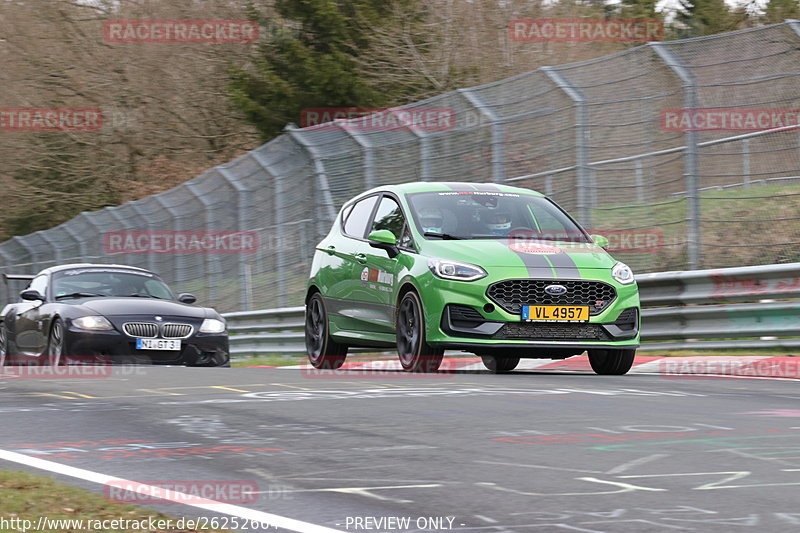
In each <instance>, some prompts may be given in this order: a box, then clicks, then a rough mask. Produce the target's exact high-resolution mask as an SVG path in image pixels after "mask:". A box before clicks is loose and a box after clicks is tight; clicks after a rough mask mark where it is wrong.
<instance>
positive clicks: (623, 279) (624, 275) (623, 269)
mask: <svg viewBox="0 0 800 533" xmlns="http://www.w3.org/2000/svg"><path fill="white" fill-rule="evenodd" d="M611 277H612V278H614V279H615V280H617V281H619V282H620V283H622V284H623V285H630V284H631V283H633V282H634V281H635V279H634V277H633V270H631V269H630V267H629V266H628V265H626V264H625V263H617V264H616V265H614V268H612V269H611Z"/></svg>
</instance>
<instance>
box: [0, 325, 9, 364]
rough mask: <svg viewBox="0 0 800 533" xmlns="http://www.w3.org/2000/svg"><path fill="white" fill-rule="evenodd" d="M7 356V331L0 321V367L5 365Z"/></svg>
mask: <svg viewBox="0 0 800 533" xmlns="http://www.w3.org/2000/svg"><path fill="white" fill-rule="evenodd" d="M7 357H8V333H7V332H6V326H5V324H3V323H2V322H0V369H2V368H3V367H4V366H6V359H7Z"/></svg>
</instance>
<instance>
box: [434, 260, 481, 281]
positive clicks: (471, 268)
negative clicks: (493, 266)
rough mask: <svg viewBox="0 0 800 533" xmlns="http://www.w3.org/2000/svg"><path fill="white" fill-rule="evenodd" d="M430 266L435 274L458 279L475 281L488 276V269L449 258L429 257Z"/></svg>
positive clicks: (444, 277)
mask: <svg viewBox="0 0 800 533" xmlns="http://www.w3.org/2000/svg"><path fill="white" fill-rule="evenodd" d="M428 268H430V269H431V272H433V275H434V276H437V277H439V278H443V279H452V280H456V281H475V280H476V279H481V278H483V277H486V271H485V270H484V269H482V268H481V267H479V266H477V265H470V264H469V263H462V262H460V261H451V260H449V259H428Z"/></svg>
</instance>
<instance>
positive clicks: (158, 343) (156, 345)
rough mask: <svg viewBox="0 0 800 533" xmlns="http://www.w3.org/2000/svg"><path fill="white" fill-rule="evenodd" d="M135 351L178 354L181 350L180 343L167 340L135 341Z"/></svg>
mask: <svg viewBox="0 0 800 533" xmlns="http://www.w3.org/2000/svg"><path fill="white" fill-rule="evenodd" d="M136 349H137V350H164V351H169V352H179V351H180V350H181V341H180V340H167V339H136Z"/></svg>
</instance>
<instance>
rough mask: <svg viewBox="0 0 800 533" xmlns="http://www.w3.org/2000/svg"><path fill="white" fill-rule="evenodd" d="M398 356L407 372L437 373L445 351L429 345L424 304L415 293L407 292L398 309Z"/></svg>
mask: <svg viewBox="0 0 800 533" xmlns="http://www.w3.org/2000/svg"><path fill="white" fill-rule="evenodd" d="M396 326H397V354H398V355H399V357H400V364H401V365H402V366H403V370H405V371H407V372H436V371H437V370H439V366H440V365H441V364H442V357H443V356H444V350H443V349H441V348H434V347H433V346H430V345H429V344H428V343H427V340H426V336H425V319H424V315H423V313H422V303H421V302H420V300H419V296H417V293H415V292H414V291H409V292H407V293H406V294H405V295H404V296H403V298H402V300H400V305H399V306H398V308H397V324H396Z"/></svg>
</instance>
